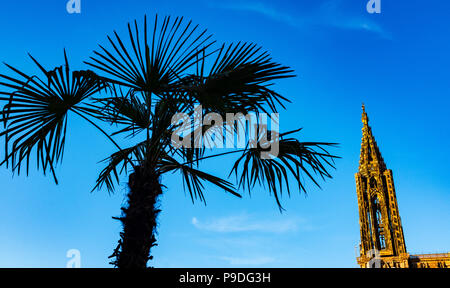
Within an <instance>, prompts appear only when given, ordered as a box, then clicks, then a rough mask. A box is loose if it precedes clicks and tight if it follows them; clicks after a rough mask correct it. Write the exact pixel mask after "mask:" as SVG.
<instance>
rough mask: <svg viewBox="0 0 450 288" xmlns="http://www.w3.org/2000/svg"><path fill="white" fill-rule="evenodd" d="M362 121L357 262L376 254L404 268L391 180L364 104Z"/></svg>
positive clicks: (403, 245)
mask: <svg viewBox="0 0 450 288" xmlns="http://www.w3.org/2000/svg"><path fill="white" fill-rule="evenodd" d="M362 122H363V128H362V134H363V136H362V142H361V155H360V160H359V169H358V173H356V175H355V178H356V191H357V196H358V206H359V224H360V228H361V246H360V255H361V256H362V257H360V258H361V259H360V260H361V261H363V262H364V263H360V264H365V261H366V260H367V259H365V258H366V257H368V253H369V255H372V254H373V253H375V252H376V251H377V253H379V256H380V257H381V258H392V257H394V258H398V259H397V260H401V259H402V261H395V262H396V263H395V267H397V266H399V265H400V266H403V265H404V264H405V263H402V262H405V261H407V260H408V256H407V253H406V245H405V238H404V236H403V228H402V223H401V220H400V215H399V211H398V204H397V197H396V195H395V187H394V179H393V175H392V171H391V170H390V169H387V168H386V164H385V163H384V160H383V157H382V156H381V153H380V150H379V149H378V146H377V142H376V141H375V138H374V137H373V134H372V129H371V128H370V126H369V118H368V117H367V113H366V111H365V108H364V105H363V113H362ZM364 256H366V257H364ZM386 260H387V259H386ZM392 260H393V259H392ZM397 262H398V263H397ZM402 264H403V265H402ZM400 266H399V267H400Z"/></svg>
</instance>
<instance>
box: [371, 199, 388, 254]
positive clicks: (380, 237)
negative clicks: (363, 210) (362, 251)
mask: <svg viewBox="0 0 450 288" xmlns="http://www.w3.org/2000/svg"><path fill="white" fill-rule="evenodd" d="M372 209H373V210H374V211H375V218H376V221H375V223H374V225H375V227H374V228H375V232H376V238H377V242H378V247H379V249H380V250H383V249H386V239H385V236H384V228H383V227H384V225H383V215H382V214H381V205H380V200H378V197H377V196H375V198H374V199H373V202H372Z"/></svg>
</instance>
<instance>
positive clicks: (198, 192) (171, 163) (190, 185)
mask: <svg viewBox="0 0 450 288" xmlns="http://www.w3.org/2000/svg"><path fill="white" fill-rule="evenodd" d="M158 166H159V167H158V171H159V172H160V173H167V172H171V171H178V172H180V173H181V175H182V176H183V186H184V188H185V189H186V188H187V190H188V191H189V194H190V196H191V199H192V202H194V200H196V199H199V200H200V201H201V202H206V200H205V196H204V193H203V191H204V186H203V183H202V182H209V183H211V184H213V185H215V186H217V187H219V188H221V189H223V190H225V191H226V192H228V193H231V194H233V195H234V196H237V197H241V195H240V194H239V193H237V192H235V190H234V187H233V185H232V184H231V183H230V182H228V181H226V180H224V179H221V178H219V177H216V176H214V175H211V174H208V173H206V172H203V171H201V170H198V169H195V168H193V167H192V165H188V164H182V163H179V162H178V161H176V160H175V159H174V158H172V157H170V156H167V157H165V158H164V159H162V160H161V161H160V163H159V165H158Z"/></svg>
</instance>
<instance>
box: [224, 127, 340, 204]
mask: <svg viewBox="0 0 450 288" xmlns="http://www.w3.org/2000/svg"><path fill="white" fill-rule="evenodd" d="M292 132H294V131H290V132H287V133H284V134H281V135H280V138H281V139H280V140H279V143H278V145H279V149H278V155H276V157H272V158H271V159H264V158H265V157H262V153H267V150H268V149H267V148H263V147H261V146H260V145H256V146H255V147H248V149H246V150H245V151H244V152H243V153H242V155H241V156H240V157H239V158H238V159H237V161H236V162H235V164H234V165H233V168H232V170H231V172H230V175H231V174H232V173H233V172H234V174H235V176H236V178H237V179H238V182H239V187H242V188H244V189H245V190H247V191H248V192H249V193H250V191H251V190H252V188H253V187H254V186H255V185H256V184H259V185H262V186H264V187H265V186H267V189H268V191H269V193H270V194H273V196H274V197H275V200H276V203H277V205H278V207H279V209H280V210H282V209H283V207H282V205H281V202H280V197H281V195H282V193H283V188H286V189H287V193H288V195H289V196H290V184H289V178H290V177H292V178H293V179H294V180H295V182H296V184H297V186H298V189H299V191H303V192H305V193H306V187H305V181H304V179H303V177H302V175H306V176H307V178H309V179H310V180H311V181H312V182H313V183H314V184H315V185H316V186H317V187H319V188H320V185H319V183H318V182H317V179H316V178H317V177H320V178H321V179H322V180H324V179H325V178H332V176H331V174H330V173H329V172H328V169H329V168H334V159H335V158H339V157H337V156H335V155H332V154H330V153H329V152H328V151H327V150H326V148H327V147H333V146H335V145H336V144H335V143H323V142H300V141H298V140H297V139H294V138H287V139H283V138H284V136H286V135H288V134H291V133H292ZM272 144H273V143H272Z"/></svg>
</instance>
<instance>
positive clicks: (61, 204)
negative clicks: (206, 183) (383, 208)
mask: <svg viewBox="0 0 450 288" xmlns="http://www.w3.org/2000/svg"><path fill="white" fill-rule="evenodd" d="M381 2H382V13H381V14H368V13H367V12H366V10H365V7H366V3H367V1H365V0H358V1H355V0H347V1H344V0H336V1H299V0H296V1H272V2H269V1H261V0H259V1H258V0H257V1H242V2H238V1H227V2H226V4H224V1H212V0H211V1H201V0H193V1H144V0H142V1H140V0H129V1H120V2H119V1H106V0H98V1H94V0H90V1H87V0H81V4H82V11H81V12H82V13H81V14H79V15H77V14H68V13H67V12H66V10H65V6H66V1H63V0H60V1H56V0H53V1H9V2H7V3H6V2H5V3H2V5H1V6H2V7H1V9H0V27H1V28H0V39H1V42H0V43H1V45H0V60H1V61H2V62H7V63H8V64H12V65H13V66H15V67H19V68H21V69H23V70H25V71H29V72H30V73H32V72H33V71H35V68H34V67H33V66H32V63H31V61H30V60H29V59H28V58H27V54H26V53H28V52H30V53H31V54H32V55H33V56H34V57H36V58H38V59H39V60H40V61H42V63H44V64H46V65H47V67H52V66H56V65H61V64H62V61H63V49H64V48H66V49H67V50H68V54H69V57H70V59H71V64H72V66H73V67H74V68H79V69H82V68H85V66H84V65H83V64H82V62H83V61H84V60H86V59H87V58H88V57H89V56H92V51H93V50H94V49H96V47H97V44H100V43H102V44H104V43H106V35H108V34H111V32H112V31H113V30H117V31H118V32H119V33H121V32H124V31H125V29H126V23H127V22H128V21H132V20H134V19H138V20H142V19H143V15H144V14H147V15H148V16H149V17H153V15H154V14H155V13H158V14H160V15H174V16H184V17H186V18H189V19H192V20H193V21H194V22H195V23H198V24H200V25H201V27H204V28H207V29H208V30H209V31H210V32H212V33H213V34H214V37H215V39H216V40H217V41H218V42H223V41H226V42H236V41H239V40H243V41H251V42H256V43H258V44H259V45H261V46H263V47H264V48H265V49H266V50H268V51H269V52H270V53H271V54H272V56H273V58H274V59H275V60H276V61H278V62H280V63H283V64H285V65H289V66H291V67H292V68H293V69H295V71H296V74H297V75H298V77H296V78H293V79H288V80H283V81H280V82H279V83H277V86H276V87H277V89H278V91H279V92H280V93H282V94H283V95H284V96H287V97H288V98H290V99H292V102H293V103H292V104H291V105H290V106H288V109H287V110H285V111H281V113H280V126H281V127H280V128H281V130H282V131H288V130H292V129H295V128H298V127H304V130H303V131H302V132H301V133H300V134H299V137H300V139H301V140H304V141H309V140H313V141H314V140H315V141H330V142H338V143H340V148H339V149H335V150H333V152H335V153H337V154H338V155H340V156H341V157H342V159H340V160H338V161H337V169H336V170H335V171H332V174H333V176H334V179H332V180H327V181H326V182H325V183H324V184H323V185H322V190H320V189H317V188H315V187H314V186H313V185H311V184H309V185H308V187H309V193H308V195H307V196H305V195H304V194H300V193H293V195H292V196H291V198H288V197H283V199H282V201H283V205H284V207H285V209H286V211H285V212H284V213H283V214H280V212H279V211H278V209H277V207H276V205H275V201H274V199H273V198H272V197H270V196H269V195H268V193H267V192H266V191H264V189H263V188H255V189H254V190H253V191H252V194H251V196H249V195H248V194H245V195H244V197H243V199H237V198H233V196H230V194H224V193H223V192H222V191H219V190H218V189H215V188H213V187H209V189H208V192H207V193H206V194H207V206H205V205H203V204H201V203H195V204H194V205H193V204H192V203H191V200H190V198H189V197H188V196H187V195H186V194H185V193H184V191H183V189H182V184H181V182H180V179H179V178H178V177H177V175H168V176H166V177H164V179H163V183H164V184H165V185H166V186H167V189H166V190H165V193H164V196H163V197H162V199H161V200H162V201H161V208H162V211H163V212H162V213H161V214H160V217H159V220H160V226H159V229H158V231H159V236H158V238H159V246H158V247H156V248H155V249H154V250H153V254H154V256H155V261H153V262H152V265H154V266H155V267H356V261H355V246H356V245H357V244H358V243H359V226H358V210H357V202H356V191H355V181H354V173H355V172H356V171H357V166H358V159H359V149H360V143H361V126H362V124H361V103H362V102H364V103H365V104H366V110H367V112H368V114H369V118H370V124H371V126H372V129H373V132H374V134H375V137H376V139H377V141H378V144H379V147H380V149H381V152H382V154H383V156H384V159H385V161H386V163H387V165H388V167H389V168H390V169H392V170H393V172H394V181H395V185H396V190H397V198H398V202H399V209H400V215H401V218H402V223H403V229H404V233H405V237H406V245H407V249H408V251H409V252H410V253H427V252H428V253H433V252H448V251H449V250H450V246H449V243H450V229H449V228H450V225H449V221H448V220H449V219H450V193H449V189H450V177H448V164H449V163H450V156H449V153H448V152H447V151H446V150H445V147H448V142H449V140H450V133H449V132H450V128H449V125H448V124H449V123H450V113H448V111H447V110H448V106H449V97H448V96H449V93H450V85H449V83H450V82H449V75H450V73H449V72H450V54H449V51H450V40H449V38H448V35H450V25H449V23H448V20H447V19H448V15H447V12H448V11H449V10H450V9H449V8H450V4H449V3H447V1H439V0H430V1H426V2H424V1H411V0H409V1H406V0H402V1H386V0H381ZM4 72H7V69H6V67H5V66H4V65H1V66H0V73H4ZM0 145H3V144H2V143H0ZM113 150H114V147H111V145H109V144H107V142H105V141H104V138H103V137H102V135H100V134H99V133H98V132H97V131H96V130H94V129H93V128H91V127H90V126H89V125H88V124H86V123H84V122H82V121H81V120H80V119H77V118H76V117H73V116H71V118H70V119H69V133H68V139H67V146H66V154H65V158H64V163H63V165H62V166H61V167H60V168H59V169H58V173H59V180H60V184H59V185H57V186H56V185H54V183H53V181H52V179H51V178H50V177H44V176H43V175H41V174H40V173H39V172H36V171H31V173H30V175H29V177H26V176H25V175H20V176H17V175H15V176H14V177H13V175H12V173H11V172H10V171H9V170H7V169H6V168H5V167H0V183H2V188H1V190H0V203H2V209H0V229H1V233H0V255H1V256H0V267H65V265H66V262H67V261H68V260H69V259H68V258H66V252H67V251H68V250H69V249H78V250H80V252H81V265H82V267H110V266H109V265H108V259H107V257H108V256H109V255H110V254H111V253H112V251H113V249H114V248H115V246H116V242H117V240H118V234H119V232H120V230H121V227H120V225H119V223H118V222H117V221H115V220H113V219H111V216H118V215H119V213H120V206H121V205H122V204H123V203H124V197H125V193H126V186H125V184H126V178H125V177H124V178H123V179H122V180H123V181H122V183H121V186H120V187H119V188H118V189H117V192H116V194H114V195H111V196H110V195H108V193H107V192H106V191H97V192H93V193H90V192H89V191H90V190H91V189H92V187H93V185H94V183H95V179H96V175H97V174H98V172H99V171H100V170H101V169H102V165H101V164H98V161H100V160H101V159H103V158H105V157H106V156H107V155H108V153H109V152H112V151H113ZM0 152H1V150H0ZM214 161H217V163H216V162H214ZM231 163H232V159H227V158H225V159H222V160H220V161H219V160H211V161H209V162H207V163H205V164H204V166H203V167H204V168H205V169H206V170H208V171H210V172H215V173H216V174H218V175H226V174H227V173H226V174H225V173H223V171H224V170H226V171H228V170H229V169H230V167H231V166H230V165H231Z"/></svg>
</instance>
